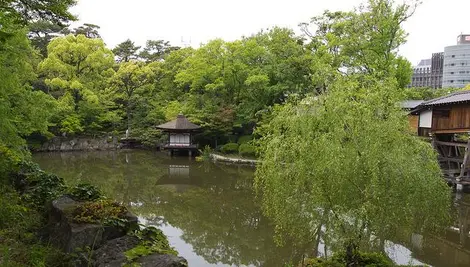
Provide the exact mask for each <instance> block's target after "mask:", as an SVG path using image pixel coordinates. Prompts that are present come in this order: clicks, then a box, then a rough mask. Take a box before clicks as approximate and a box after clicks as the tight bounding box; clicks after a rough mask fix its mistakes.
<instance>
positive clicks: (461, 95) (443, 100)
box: [421, 90, 470, 106]
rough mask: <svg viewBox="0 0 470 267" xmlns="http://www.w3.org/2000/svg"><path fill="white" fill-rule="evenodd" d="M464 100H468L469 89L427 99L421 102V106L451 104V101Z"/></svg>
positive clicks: (469, 96) (469, 98)
mask: <svg viewBox="0 0 470 267" xmlns="http://www.w3.org/2000/svg"><path fill="white" fill-rule="evenodd" d="M466 101H470V90H468V91H467V90H466V91H461V92H456V93H453V94H450V95H446V96H442V97H438V98H435V99H431V100H429V101H426V102H423V103H422V104H421V106H435V105H444V104H453V103H459V102H466Z"/></svg>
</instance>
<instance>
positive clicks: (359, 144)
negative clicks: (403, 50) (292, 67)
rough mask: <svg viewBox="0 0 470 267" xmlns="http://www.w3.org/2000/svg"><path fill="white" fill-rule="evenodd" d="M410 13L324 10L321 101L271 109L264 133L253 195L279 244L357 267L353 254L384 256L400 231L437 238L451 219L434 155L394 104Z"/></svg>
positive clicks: (378, 0)
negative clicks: (337, 255)
mask: <svg viewBox="0 0 470 267" xmlns="http://www.w3.org/2000/svg"><path fill="white" fill-rule="evenodd" d="M413 11H414V9H413V8H412V7H410V6H408V5H395V4H394V3H393V2H392V1H388V0H370V1H368V4H367V5H364V6H363V7H361V8H360V9H358V10H356V12H353V13H334V12H333V13H331V12H327V13H326V15H325V16H324V17H322V18H321V19H320V21H321V23H320V25H321V26H322V28H321V29H320V30H321V31H324V32H323V33H325V34H324V35H322V34H321V33H319V35H315V36H314V37H315V38H318V39H316V40H314V44H313V46H314V47H315V53H318V54H316V55H315V57H316V58H317V60H321V61H320V62H315V63H314V64H315V65H314V67H315V68H318V67H319V66H327V68H328V70H330V71H332V72H333V74H332V75H331V76H328V77H319V76H317V77H318V78H322V80H320V79H319V80H315V82H319V83H317V85H320V86H322V88H321V90H322V91H324V93H323V94H321V95H312V96H310V97H307V98H304V99H302V100H297V101H293V102H292V103H289V104H287V105H285V106H283V107H278V108H276V109H275V112H274V116H273V117H272V118H271V121H269V122H268V124H267V125H264V126H265V127H263V137H262V138H261V140H260V145H261V155H262V156H261V160H262V164H261V166H260V167H258V168H257V171H256V188H257V190H258V192H259V193H260V196H261V197H262V201H263V207H264V210H265V212H266V214H268V215H269V216H270V217H271V218H273V220H274V222H275V224H276V227H277V228H276V229H277V231H278V233H279V234H280V236H283V234H286V235H289V236H291V237H295V238H306V239H309V240H317V242H319V241H318V240H320V237H321V238H322V239H323V240H324V241H325V242H326V243H327V245H328V246H330V248H332V249H333V250H338V249H339V250H342V249H345V250H346V259H345V260H346V263H347V266H357V259H356V258H355V255H356V254H355V251H356V249H358V248H359V249H369V248H370V244H380V245H379V247H381V249H382V251H383V244H384V242H385V240H389V239H390V238H391V237H392V235H394V234H396V233H397V232H399V233H403V234H404V235H406V234H411V233H412V232H423V231H425V230H438V229H440V227H441V226H443V225H444V224H445V223H446V222H447V219H448V212H449V207H450V189H449V188H448V187H447V185H446V183H445V182H444V180H443V179H442V177H441V172H440V168H439V165H438V162H437V160H436V153H435V152H434V150H433V149H432V147H431V146H430V144H428V143H425V142H423V141H421V140H419V139H417V138H415V137H414V136H413V135H411V134H410V133H409V129H408V128H409V127H408V126H407V123H406V115H405V114H404V112H403V111H401V109H400V106H399V104H398V103H399V102H400V101H401V99H402V98H401V97H402V92H401V90H402V89H401V88H399V86H398V81H397V77H396V64H395V63H396V59H397V50H398V47H399V46H400V44H402V43H403V42H404V37H405V36H406V35H405V33H404V32H403V30H402V29H401V24H402V22H404V21H405V20H406V19H407V18H408V17H409V16H410V15H411V14H412V13H413ZM332 17H333V19H332ZM345 18H348V19H345ZM320 40H323V41H320ZM317 74H318V73H317ZM324 89H327V90H324Z"/></svg>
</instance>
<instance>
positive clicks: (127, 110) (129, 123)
mask: <svg viewBox="0 0 470 267" xmlns="http://www.w3.org/2000/svg"><path fill="white" fill-rule="evenodd" d="M126 113H127V130H128V131H129V135H130V133H131V107H130V103H129V102H127V109H126Z"/></svg>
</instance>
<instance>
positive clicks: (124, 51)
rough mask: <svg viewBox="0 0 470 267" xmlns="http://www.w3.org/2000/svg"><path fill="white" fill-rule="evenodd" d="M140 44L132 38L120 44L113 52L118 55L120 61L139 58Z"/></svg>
mask: <svg viewBox="0 0 470 267" xmlns="http://www.w3.org/2000/svg"><path fill="white" fill-rule="evenodd" d="M139 49H140V46H136V45H135V44H134V42H132V41H131V40H130V39H127V40H126V41H124V42H122V43H120V44H118V45H117V46H116V47H115V48H114V49H113V53H114V55H115V56H116V57H117V61H118V62H129V61H130V60H135V59H137V55H138V53H137V52H138V51H139Z"/></svg>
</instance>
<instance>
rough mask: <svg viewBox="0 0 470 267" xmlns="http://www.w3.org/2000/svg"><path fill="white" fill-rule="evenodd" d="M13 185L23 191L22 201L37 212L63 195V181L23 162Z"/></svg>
mask: <svg viewBox="0 0 470 267" xmlns="http://www.w3.org/2000/svg"><path fill="white" fill-rule="evenodd" d="M15 176H16V177H15V178H16V181H15V184H16V186H17V187H18V188H20V189H22V190H23V191H24V194H23V199H24V200H26V201H27V202H28V203H29V204H31V205H33V206H35V208H37V209H39V210H43V209H44V206H45V204H46V203H47V202H49V201H51V200H53V199H54V198H57V197H58V196H60V195H61V194H63V193H64V191H65V189H66V187H65V183H64V179H62V178H61V177H59V176H57V175H55V174H51V173H47V172H45V171H43V170H41V169H40V168H39V166H38V165H37V164H36V163H33V162H30V161H23V162H21V163H20V164H19V171H18V173H16V174H15Z"/></svg>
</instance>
